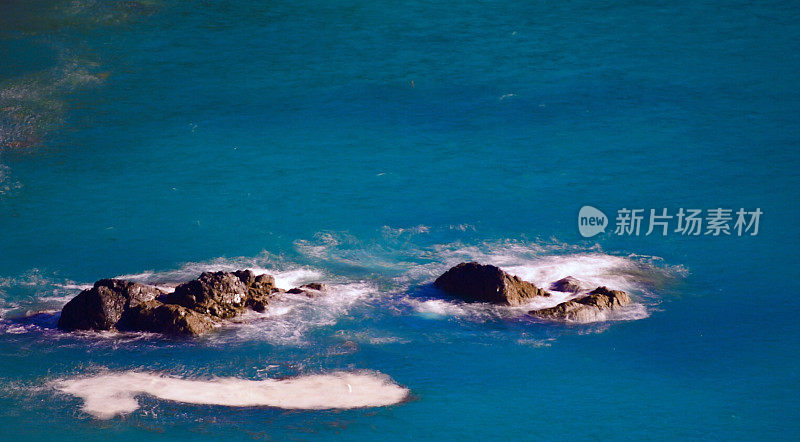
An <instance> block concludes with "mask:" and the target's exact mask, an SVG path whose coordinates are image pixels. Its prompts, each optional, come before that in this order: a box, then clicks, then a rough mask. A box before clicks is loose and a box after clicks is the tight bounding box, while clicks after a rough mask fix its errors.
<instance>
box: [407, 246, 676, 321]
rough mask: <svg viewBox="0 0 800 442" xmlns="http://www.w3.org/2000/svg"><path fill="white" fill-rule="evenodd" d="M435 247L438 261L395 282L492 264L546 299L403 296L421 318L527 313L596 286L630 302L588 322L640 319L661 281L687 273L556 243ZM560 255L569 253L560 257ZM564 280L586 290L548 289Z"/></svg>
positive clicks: (646, 259)
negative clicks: (463, 265)
mask: <svg viewBox="0 0 800 442" xmlns="http://www.w3.org/2000/svg"><path fill="white" fill-rule="evenodd" d="M435 249H436V255H435V256H437V257H438V258H439V259H438V260H436V261H434V262H430V263H426V264H422V265H418V266H414V267H412V268H410V269H409V270H408V271H407V272H406V273H404V274H403V275H401V276H400V277H398V278H397V280H398V281H401V282H405V283H407V284H414V283H422V282H425V281H430V280H432V279H434V278H435V277H436V276H438V275H440V274H441V273H442V272H444V271H445V270H446V269H447V268H449V267H451V266H453V265H455V264H457V263H459V262H463V261H478V262H481V263H484V264H493V265H497V266H498V267H500V268H502V269H503V270H505V271H506V272H508V273H510V274H512V275H516V276H518V277H520V278H521V279H523V280H526V281H530V282H532V283H534V284H535V285H537V286H538V287H542V288H545V289H547V290H548V291H549V292H550V294H551V296H549V297H539V298H535V299H533V300H532V301H531V302H530V303H528V304H525V305H522V306H517V307H498V306H489V305H486V304H469V303H464V302H460V301H445V300H441V299H417V298H416V297H412V296H409V297H405V299H404V300H405V302H406V303H407V304H408V305H410V306H411V307H412V308H413V309H414V310H415V311H416V312H417V313H419V314H420V315H422V316H425V317H436V316H444V317H446V316H456V317H464V318H471V319H476V320H482V319H488V318H503V317H505V318H508V317H518V316H523V315H525V314H527V312H528V311H530V310H539V309H543V308H548V307H553V306H555V305H558V304H560V303H562V302H565V301H568V300H569V299H572V298H575V297H576V296H582V295H584V294H585V293H586V292H587V291H588V290H591V289H594V288H596V287H599V286H607V287H609V288H612V289H615V290H623V291H625V292H627V293H629V294H630V295H632V296H633V299H634V303H633V304H632V305H630V306H627V307H625V308H622V309H618V310H610V311H602V312H599V313H598V314H597V315H595V316H593V317H591V318H588V317H587V318H586V319H587V321H590V322H594V321H597V322H600V321H614V320H634V319H642V318H646V317H648V316H649V314H650V313H649V311H650V309H649V308H648V307H651V306H652V305H654V304H655V303H657V302H658V296H657V291H658V288H659V286H660V285H661V284H663V282H664V281H665V280H668V279H670V278H674V277H676V276H680V275H683V274H684V273H685V272H686V270H685V269H684V268H683V267H680V266H677V267H676V266H666V265H663V263H661V262H660V259H658V258H655V257H647V256H635V255H631V256H617V255H610V254H606V253H602V252H600V251H598V250H590V251H580V250H574V251H573V248H571V247H570V246H565V245H559V244H555V245H550V246H542V245H539V244H522V243H517V242H503V243H494V244H492V243H486V244H482V245H478V246H460V245H458V244H450V245H441V246H435ZM565 251H567V252H572V253H564V252H565ZM566 276H572V277H574V278H577V279H578V280H580V281H582V282H583V283H584V284H585V286H586V290H585V291H583V292H581V293H579V294H577V295H576V294H574V293H565V292H558V291H553V290H549V287H550V285H551V284H552V283H553V282H555V281H557V280H559V279H561V278H564V277H566Z"/></svg>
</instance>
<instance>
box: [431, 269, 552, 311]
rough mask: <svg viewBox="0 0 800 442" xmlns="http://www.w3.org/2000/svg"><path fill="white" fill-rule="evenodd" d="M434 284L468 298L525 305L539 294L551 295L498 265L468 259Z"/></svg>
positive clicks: (469, 300) (469, 299)
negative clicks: (483, 263)
mask: <svg viewBox="0 0 800 442" xmlns="http://www.w3.org/2000/svg"><path fill="white" fill-rule="evenodd" d="M433 285H434V286H435V287H437V288H439V289H441V290H443V291H445V292H447V293H449V294H450V295H452V296H455V297H456V298H459V299H462V300H464V301H467V302H490V303H493V304H505V305H521V304H525V303H527V302H529V301H530V300H531V298H534V297H536V296H550V294H549V293H547V292H546V291H544V290H543V289H540V288H538V287H536V286H535V285H533V284H531V283H530V282H527V281H523V280H521V279H519V278H518V277H516V276H512V275H509V274H508V273H506V272H504V271H503V270H501V269H500V268H498V267H495V266H493V265H482V264H478V263H477V262H464V263H461V264H459V265H457V266H455V267H453V268H451V269H450V270H448V271H447V272H445V273H444V274H443V275H442V276H440V277H439V278H437V279H436V281H435V282H434V283H433Z"/></svg>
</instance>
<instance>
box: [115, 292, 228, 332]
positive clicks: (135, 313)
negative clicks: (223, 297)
mask: <svg viewBox="0 0 800 442" xmlns="http://www.w3.org/2000/svg"><path fill="white" fill-rule="evenodd" d="M118 328H119V329H120V330H123V331H147V332H155V333H164V334H169V335H200V334H203V333H206V332H208V331H211V330H212V329H213V328H214V321H213V320H212V319H211V318H210V317H208V316H206V315H202V314H200V313H198V312H196V311H194V310H190V309H188V308H186V307H183V306H180V305H176V304H164V303H162V302H159V301H156V300H153V301H148V302H145V303H141V304H139V305H137V306H134V307H131V308H130V309H128V310H126V311H125V313H124V314H123V318H122V320H121V321H120V323H119V326H118Z"/></svg>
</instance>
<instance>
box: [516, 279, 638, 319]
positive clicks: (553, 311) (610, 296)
mask: <svg viewBox="0 0 800 442" xmlns="http://www.w3.org/2000/svg"><path fill="white" fill-rule="evenodd" d="M630 302H631V298H630V297H629V296H628V294H627V293H625V292H623V291H620V290H610V289H608V288H607V287H598V288H596V289H594V290H592V291H591V292H589V294H588V295H586V296H584V297H581V298H577V299H571V300H569V301H566V302H562V303H561V304H558V305H556V306H555V307H550V308H546V309H542V310H533V311H530V312H528V313H529V314H531V315H533V316H538V317H540V318H546V319H554V320H565V321H574V322H592V321H596V320H598V319H602V318H601V314H602V313H603V311H604V310H613V309H617V308H620V307H623V306H625V305H628V304H630Z"/></svg>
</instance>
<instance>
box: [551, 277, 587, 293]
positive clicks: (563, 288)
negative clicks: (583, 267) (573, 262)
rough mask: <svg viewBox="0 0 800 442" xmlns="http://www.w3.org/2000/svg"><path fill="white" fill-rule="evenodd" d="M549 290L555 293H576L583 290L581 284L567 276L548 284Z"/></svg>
mask: <svg viewBox="0 0 800 442" xmlns="http://www.w3.org/2000/svg"><path fill="white" fill-rule="evenodd" d="M550 290H555V291H557V292H567V293H578V292H579V291H581V290H583V283H582V282H581V281H580V280H578V279H576V278H573V277H572V276H567V277H566V278H561V279H559V280H558V281H556V282H554V283H552V284H550Z"/></svg>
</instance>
